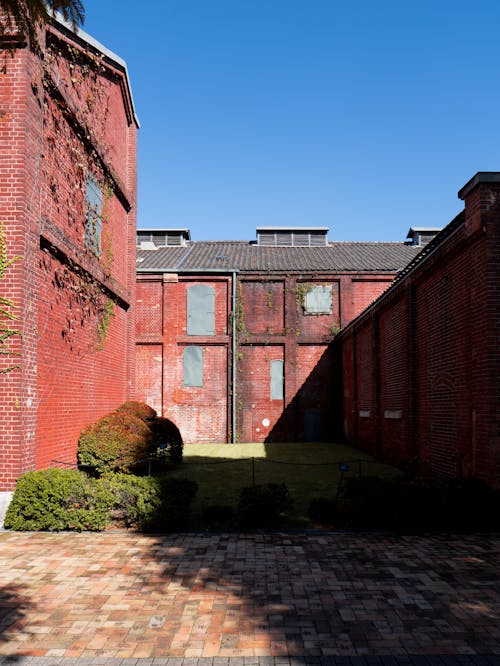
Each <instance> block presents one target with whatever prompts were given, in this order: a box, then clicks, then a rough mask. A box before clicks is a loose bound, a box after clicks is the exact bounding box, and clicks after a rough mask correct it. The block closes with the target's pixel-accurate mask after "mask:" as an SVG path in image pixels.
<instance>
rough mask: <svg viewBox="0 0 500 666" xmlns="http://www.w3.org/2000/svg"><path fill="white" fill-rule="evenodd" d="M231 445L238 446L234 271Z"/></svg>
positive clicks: (233, 273)
mask: <svg viewBox="0 0 500 666" xmlns="http://www.w3.org/2000/svg"><path fill="white" fill-rule="evenodd" d="M231 275H232V291H233V293H232V309H233V316H232V317H231V322H232V331H231V343H232V350H231V383H232V386H231V443H232V444H236V271H232V273H231Z"/></svg>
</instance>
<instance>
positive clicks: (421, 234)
mask: <svg viewBox="0 0 500 666" xmlns="http://www.w3.org/2000/svg"><path fill="white" fill-rule="evenodd" d="M440 231H441V228H440V227H410V230H409V231H408V240H407V243H408V245H420V246H424V245H427V243H429V242H430V241H431V240H432V239H433V238H434V236H437V235H438V233H439V232H440Z"/></svg>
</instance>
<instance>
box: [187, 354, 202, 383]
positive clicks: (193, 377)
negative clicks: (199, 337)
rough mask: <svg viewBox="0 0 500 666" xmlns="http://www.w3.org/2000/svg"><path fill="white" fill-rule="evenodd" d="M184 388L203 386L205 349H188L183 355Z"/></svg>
mask: <svg viewBox="0 0 500 666" xmlns="http://www.w3.org/2000/svg"><path fill="white" fill-rule="evenodd" d="M183 361H184V386H203V349H202V348H201V347H195V346H194V345H193V346H192V347H186V348H185V349H184V354H183Z"/></svg>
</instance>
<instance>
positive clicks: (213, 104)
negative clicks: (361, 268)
mask: <svg viewBox="0 0 500 666" xmlns="http://www.w3.org/2000/svg"><path fill="white" fill-rule="evenodd" d="M84 4H85V7H86V14H87V18H86V21H85V25H84V29H85V30H86V31H87V32H89V33H90V34H91V35H93V36H94V37H95V38H96V39H98V40H99V41H101V42H102V43H103V44H104V45H105V46H107V47H108V48H110V49H111V50H113V51H115V53H117V54H118V55H120V56H121V57H122V58H124V59H125V60H126V61H127V64H128V68H129V73H130V77H131V82H132V89H133V93H134V97H135V102H136V107H137V113H138V116H139V119H140V121H141V129H140V133H139V204H138V226H139V227H162V226H167V227H189V228H190V229H191V234H192V238H193V239H196V240H211V239H236V240H238V239H244V240H251V239H254V238H255V228H256V226H259V225H319V226H328V227H329V228H330V234H329V237H330V239H332V240H403V239H404V238H405V236H406V232H407V231H408V229H409V227H410V226H444V225H445V224H446V223H447V222H449V221H450V220H451V219H452V218H453V217H454V216H455V215H456V214H457V213H458V212H459V211H460V210H461V209H462V202H461V201H460V200H459V199H457V191H458V190H459V189H460V188H461V187H462V186H463V185H464V184H465V183H466V181H467V180H469V178H470V177H472V176H473V175H474V173H476V171H496V170H500V129H499V126H500V122H499V121H500V109H499V107H500V80H499V74H500V37H499V35H500V32H499V30H500V3H499V2H498V0H475V2H471V1H470V0H467V1H464V0H423V1H418V2H417V1H415V2H411V1H404V0H397V1H396V0H378V1H377V0H373V1H371V2H369V1H368V0H343V1H340V0H158V1H157V2H150V3H146V2H145V3H144V4H142V3H140V2H128V1H127V0H125V1H120V2H119V1H118V0H106V1H103V0H86V1H85V0H84Z"/></svg>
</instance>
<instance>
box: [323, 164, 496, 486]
mask: <svg viewBox="0 0 500 666" xmlns="http://www.w3.org/2000/svg"><path fill="white" fill-rule="evenodd" d="M460 194H461V196H462V198H465V212H464V214H462V215H461V216H459V217H458V218H457V219H456V220H455V221H454V222H452V223H451V224H450V225H449V227H448V228H447V229H446V230H445V231H444V232H442V234H441V238H442V239H443V240H442V242H440V243H437V244H435V246H434V248H435V249H433V251H432V252H431V251H430V250H431V249H432V248H433V246H429V250H428V251H427V256H426V257H425V258H424V259H423V260H421V261H419V262H418V263H417V264H416V265H415V267H414V268H413V270H409V271H408V272H407V274H406V275H404V276H402V278H401V279H400V280H399V281H398V282H397V283H396V284H395V285H394V286H393V287H392V288H391V289H390V291H388V292H387V293H386V294H384V296H383V297H381V298H380V299H379V300H378V301H377V302H375V303H374V304H373V305H372V306H371V307H370V308H369V309H368V310H367V311H366V312H364V313H363V314H361V316H359V317H358V318H357V319H356V320H355V321H354V322H352V323H351V325H350V326H348V327H347V328H346V330H344V331H343V332H342V334H341V335H340V336H339V337H338V338H337V340H336V342H335V344H334V357H335V359H336V361H337V362H338V363H341V364H342V376H343V426H344V433H345V436H346V438H347V440H348V441H349V442H351V443H353V444H355V445H357V446H359V447H360V448H362V449H364V450H368V451H370V452H375V453H377V454H378V455H380V456H381V457H382V458H384V459H386V460H389V461H392V462H395V463H398V464H401V465H403V466H406V467H408V468H410V469H412V470H416V471H417V472H419V473H422V474H430V475H434V476H443V477H456V476H458V477H474V478H478V479H482V480H483V481H485V482H487V483H488V484H490V485H493V486H496V487H500V441H499V432H500V429H499V410H498V405H499V400H498V398H499V392H500V379H499V378H500V372H499V370H500V348H499V345H498V330H499V328H498V326H499V323H500V322H499V318H500V288H499V285H500V275H499V271H500V269H499V267H500V261H499V258H500V251H499V247H500V238H499V234H500V203H499V202H500V176H499V174H478V175H477V176H476V177H475V179H473V180H472V181H470V183H468V185H467V186H466V187H465V188H463V190H461V193H460ZM437 240H438V239H437Z"/></svg>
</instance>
